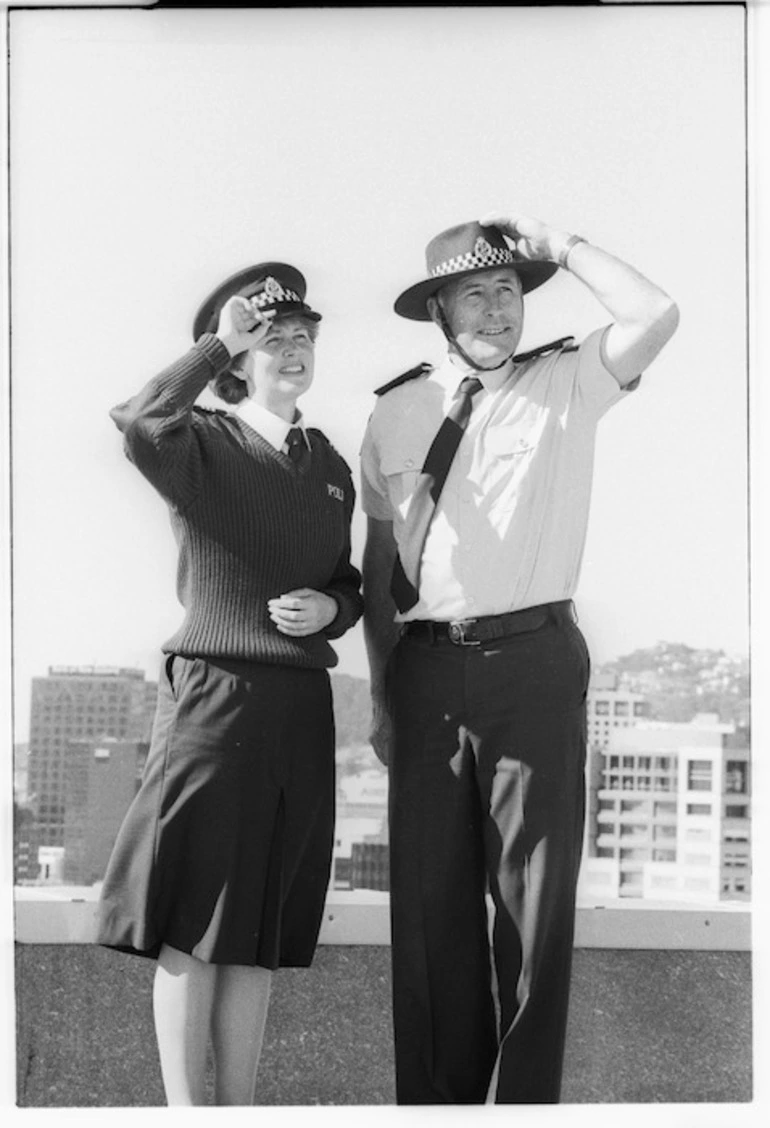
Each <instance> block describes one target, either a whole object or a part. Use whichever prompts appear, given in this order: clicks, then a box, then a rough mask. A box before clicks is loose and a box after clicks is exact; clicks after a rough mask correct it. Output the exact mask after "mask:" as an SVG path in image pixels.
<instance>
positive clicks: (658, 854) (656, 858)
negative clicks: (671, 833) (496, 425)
mask: <svg viewBox="0 0 770 1128" xmlns="http://www.w3.org/2000/svg"><path fill="white" fill-rule="evenodd" d="M652 860H653V862H675V861H676V850H671V849H667V850H663V849H658V850H653V852H652Z"/></svg>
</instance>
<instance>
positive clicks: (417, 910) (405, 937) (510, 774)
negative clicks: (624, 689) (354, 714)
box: [389, 604, 589, 1104]
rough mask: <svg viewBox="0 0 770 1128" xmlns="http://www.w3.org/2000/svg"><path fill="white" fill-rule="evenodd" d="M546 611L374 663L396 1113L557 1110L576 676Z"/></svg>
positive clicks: (556, 619)
mask: <svg viewBox="0 0 770 1128" xmlns="http://www.w3.org/2000/svg"><path fill="white" fill-rule="evenodd" d="M559 610H560V611H561V612H564V611H565V610H566V612H567V614H564V613H561V614H559V615H558V616H557V615H556V614H555V613H554V615H553V616H552V617H551V618H549V620H548V621H547V622H546V624H545V625H543V626H542V627H541V628H540V629H539V630H534V631H529V632H527V633H526V634H519V635H514V636H511V637H509V638H506V639H502V640H498V641H496V642H494V643H484V644H482V645H480V646H470V647H462V646H455V645H453V644H452V643H451V642H449V641H448V640H440V641H435V642H431V641H428V640H425V641H423V640H419V641H417V640H414V639H412V638H409V637H404V638H402V639H401V640H400V641H399V643H398V646H397V647H396V650H395V652H394V654H393V657H392V660H391V667H390V671H389V686H390V694H391V706H392V710H393V716H394V725H395V747H394V752H393V759H392V762H391V768H390V839H391V923H392V933H393V949H392V956H393V1000H394V1030H395V1051H396V1094H397V1100H398V1103H399V1104H468V1103H483V1102H485V1101H489V1102H494V1103H499V1104H521V1103H525V1104H530V1103H552V1102H555V1101H558V1099H559V1090H560V1082H561V1068H562V1059H563V1053H564V1035H565V1027H566V1019H567V1004H568V995H569V980H570V968H571V958H572V939H573V929H574V915H575V886H576V883H577V877H578V870H579V866H580V855H581V846H582V834H583V822H584V812H585V790H584V765H585V749H586V736H585V732H586V728H585V695H586V690H587V686H588V673H589V660H588V651H587V648H586V645H585V641H584V639H583V636H582V634H581V633H580V631H579V630H578V628H577V626H576V625H575V624H574V622H573V621H572V616H571V614H570V606H569V604H567V605H566V607H564V606H563V607H562V608H560V609H559ZM487 891H488V892H489V894H491V897H492V901H493V903H494V909H495V913H494V925H493V929H492V943H491V954H492V959H490V940H489V930H488V914H487V908H486V899H485V894H486V892H487ZM493 964H494V967H493ZM493 974H494V976H495V978H496V989H495V990H494V991H493V984H492V976H493ZM496 999H497V1011H496V1006H495V1000H496Z"/></svg>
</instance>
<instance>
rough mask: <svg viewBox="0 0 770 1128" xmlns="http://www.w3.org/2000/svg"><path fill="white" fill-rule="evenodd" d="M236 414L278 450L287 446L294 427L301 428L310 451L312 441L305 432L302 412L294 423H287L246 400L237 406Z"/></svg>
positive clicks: (260, 406) (251, 401)
mask: <svg viewBox="0 0 770 1128" xmlns="http://www.w3.org/2000/svg"><path fill="white" fill-rule="evenodd" d="M235 413H236V415H239V416H240V417H241V419H243V421H244V423H248V425H249V427H251V429H252V431H256V432H257V434H258V435H261V436H262V438H263V439H266V440H267V442H269V443H270V444H271V446H274V447H275V449H276V450H283V449H284V447H285V446H286V436H287V435H288V433H289V431H290V430H291V429H292V427H299V429H300V430H301V431H302V435H303V438H304V440H305V442H306V443H307V446H308V449H310V441H309V439H308V437H307V432H306V431H305V420H304V418H303V416H302V413H301V412H298V413H297V418H296V419H295V420H294V422H293V423H287V422H286V420H285V419H282V418H281V416H280V415H275V414H274V413H273V412H272V411H268V409H267V408H266V407H263V406H262V404H260V403H255V402H254V400H252V399H244V400H241V402H240V403H239V404H238V405H237V406H236V408H235Z"/></svg>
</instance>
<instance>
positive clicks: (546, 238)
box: [480, 212, 679, 387]
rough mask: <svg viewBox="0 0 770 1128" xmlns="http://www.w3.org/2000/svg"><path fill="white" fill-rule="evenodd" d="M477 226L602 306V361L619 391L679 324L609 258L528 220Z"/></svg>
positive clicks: (652, 291)
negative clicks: (566, 275)
mask: <svg viewBox="0 0 770 1128" xmlns="http://www.w3.org/2000/svg"><path fill="white" fill-rule="evenodd" d="M480 222H481V223H483V224H485V225H489V224H492V225H494V226H495V227H499V228H500V230H501V231H503V232H504V234H505V235H507V236H508V237H509V238H510V239H511V241H512V242H514V243H515V246H516V250H517V251H518V253H519V254H520V255H522V257H523V258H525V259H530V260H533V261H536V260H548V261H551V262H557V263H558V264H559V265H560V266H562V267H564V268H565V269H568V270H569V272H570V273H571V274H574V276H575V277H576V278H579V279H580V281H581V282H583V283H584V285H586V286H587V287H588V289H589V290H590V291H591V293H592V294H593V295H594V297H595V298H596V299H597V301H599V302H601V304H602V305H603V306H604V308H605V309H606V310H607V311H608V313H610V314H611V316H612V319H613V324H612V325H611V326H610V328H609V331H608V332H607V333H606V334H605V337H604V341H603V354H602V359H603V360H604V363H605V364H606V366H607V368H608V369H609V371H610V372H611V373H612V374H613V376H614V377H615V379H616V380H617V382H618V383H619V384H620V386H621V387H624V386H625V385H626V384H630V383H631V381H632V380H634V379H636V377H637V376H639V375H640V374H641V373H642V372H643V371H644V370H645V368H647V366H648V365H649V364H650V363H651V362H652V361H653V360H654V359H655V357H656V356H657V355H658V353H659V352H660V350H661V349H662V348H663V346H664V345H665V344H666V342H667V341H668V340H669V339H670V338H671V337H672V335H673V333H674V331H675V329H676V327H677V325H678V324H679V309H678V307H677V305H676V302H675V301H673V299H672V298H670V297H669V295H668V294H667V293H666V292H665V291H664V290H661V289H660V287H659V286H656V285H655V284H654V283H653V282H650V281H649V279H647V278H645V277H644V275H643V274H640V273H639V272H638V271H637V270H635V269H634V268H633V267H632V266H629V265H628V264H627V263H625V262H622V261H621V260H620V259H618V258H615V257H614V255H611V254H608V253H607V252H606V251H602V250H600V248H599V247H595V246H593V244H591V243H588V242H586V241H585V240H584V239H582V238H579V237H577V236H573V235H570V234H569V232H567V231H561V230H559V229H557V228H554V227H549V226H548V225H547V224H545V223H541V221H540V220H538V219H533V218H532V217H531V216H524V215H519V214H511V213H507V214H502V213H500V212H494V213H490V214H489V215H485V216H484V218H483V219H482V220H481V221H480Z"/></svg>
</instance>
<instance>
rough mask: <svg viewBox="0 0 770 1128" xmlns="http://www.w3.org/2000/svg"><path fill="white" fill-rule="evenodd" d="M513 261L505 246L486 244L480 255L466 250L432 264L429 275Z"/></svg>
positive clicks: (510, 252) (453, 272) (457, 271)
mask: <svg viewBox="0 0 770 1128" xmlns="http://www.w3.org/2000/svg"><path fill="white" fill-rule="evenodd" d="M513 262H514V257H513V252H512V251H510V250H508V248H507V247H490V246H489V245H487V248H486V249H485V250H484V253H483V254H481V255H477V254H475V253H474V252H473V251H468V252H466V254H464V255H453V256H452V258H448V259H446V260H445V261H444V262H440V263H439V264H438V266H434V267H433V269H432V270H431V275H432V277H433V278H439V277H440V276H441V275H444V274H457V273H459V271H461V270H481V269H482V268H486V267H488V266H499V265H502V264H505V265H508V264H510V263H513Z"/></svg>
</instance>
